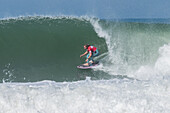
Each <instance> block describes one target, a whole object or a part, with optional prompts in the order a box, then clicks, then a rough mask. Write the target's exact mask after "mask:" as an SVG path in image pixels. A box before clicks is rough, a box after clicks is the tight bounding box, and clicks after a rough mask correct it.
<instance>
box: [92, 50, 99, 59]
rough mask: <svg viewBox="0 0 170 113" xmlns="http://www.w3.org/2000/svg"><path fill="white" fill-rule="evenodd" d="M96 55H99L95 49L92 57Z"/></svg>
mask: <svg viewBox="0 0 170 113" xmlns="http://www.w3.org/2000/svg"><path fill="white" fill-rule="evenodd" d="M98 55H99V51H98V49H96V51H94V52H93V57H96V56H98Z"/></svg>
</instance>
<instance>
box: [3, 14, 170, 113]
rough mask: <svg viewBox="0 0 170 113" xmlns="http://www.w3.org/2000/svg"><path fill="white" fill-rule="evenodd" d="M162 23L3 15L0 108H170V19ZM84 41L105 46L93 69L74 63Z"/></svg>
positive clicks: (89, 112) (66, 112) (81, 111)
mask: <svg viewBox="0 0 170 113" xmlns="http://www.w3.org/2000/svg"><path fill="white" fill-rule="evenodd" d="M153 20H154V19H153ZM162 21H163V20H160V21H159V19H157V20H154V22H153V21H151V22H150V21H148V20H147V21H145V20H144V19H140V20H136V19H135V20H133V19H130V20H104V19H98V18H91V17H73V16H63V17H50V16H31V17H17V18H8V19H1V20H0V51H1V55H0V62H1V64H0V82H1V83H0V90H1V93H0V111H1V112H2V113H23V112H26V113H27V112H28V113H30V112H32V113H49V112H50V113H73V112H74V113H101V112H102V113H124V112H127V113H136V112H138V113H144V112H146V113H168V112H169V110H170V109H169V106H170V103H169V101H170V98H169V94H170V84H169V83H170V82H169V81H170V44H169V43H170V37H169V36H170V24H169V23H168V22H167V21H164V22H162ZM84 44H91V45H94V46H96V47H97V48H98V49H99V51H100V55H99V57H98V58H96V59H98V60H100V65H99V66H97V67H96V68H94V69H90V70H80V69H77V68H76V66H77V65H79V64H82V63H84V62H85V57H83V58H80V54H82V53H84V52H85V50H84V49H83V45H84Z"/></svg>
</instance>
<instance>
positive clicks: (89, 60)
mask: <svg viewBox="0 0 170 113" xmlns="http://www.w3.org/2000/svg"><path fill="white" fill-rule="evenodd" d="M89 55H90V54H88V55H87V57H86V58H89ZM87 63H88V65H89V66H91V65H92V63H93V56H91V57H90V58H89V59H88V61H87Z"/></svg>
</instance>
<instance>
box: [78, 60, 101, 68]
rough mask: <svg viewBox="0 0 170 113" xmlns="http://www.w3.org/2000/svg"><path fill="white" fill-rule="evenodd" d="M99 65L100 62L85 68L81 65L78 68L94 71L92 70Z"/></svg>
mask: <svg viewBox="0 0 170 113" xmlns="http://www.w3.org/2000/svg"><path fill="white" fill-rule="evenodd" d="M98 65H99V61H95V62H94V63H93V64H92V65H91V66H85V65H83V64H81V65H79V66H77V68H79V69H92V68H94V67H96V66H98Z"/></svg>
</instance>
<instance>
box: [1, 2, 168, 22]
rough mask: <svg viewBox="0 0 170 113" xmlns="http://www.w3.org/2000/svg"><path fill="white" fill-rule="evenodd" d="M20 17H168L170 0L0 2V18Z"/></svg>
mask: <svg viewBox="0 0 170 113" xmlns="http://www.w3.org/2000/svg"><path fill="white" fill-rule="evenodd" d="M21 15H22V16H27V15H56V16H57V15H75V16H82V15H89V16H96V17H99V18H107V19H108V18H109V19H112V18H170V0H0V17H1V18H3V17H10V16H14V17H15V16H21Z"/></svg>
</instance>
